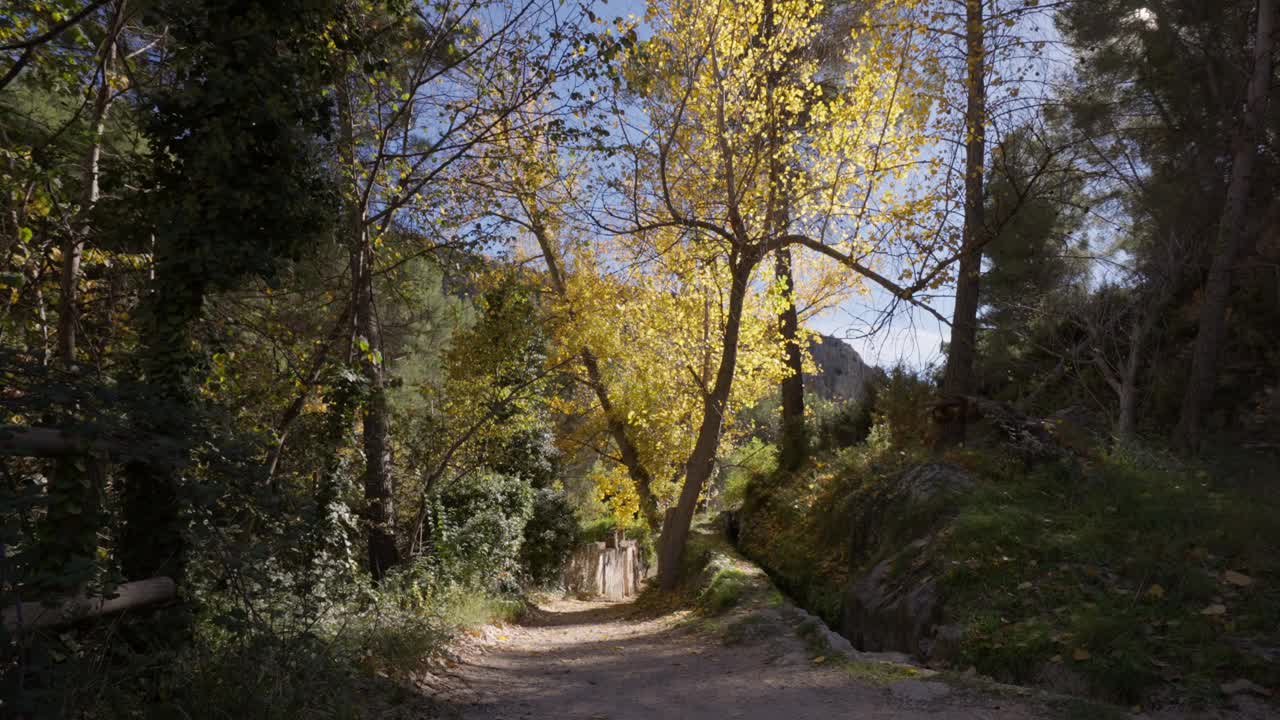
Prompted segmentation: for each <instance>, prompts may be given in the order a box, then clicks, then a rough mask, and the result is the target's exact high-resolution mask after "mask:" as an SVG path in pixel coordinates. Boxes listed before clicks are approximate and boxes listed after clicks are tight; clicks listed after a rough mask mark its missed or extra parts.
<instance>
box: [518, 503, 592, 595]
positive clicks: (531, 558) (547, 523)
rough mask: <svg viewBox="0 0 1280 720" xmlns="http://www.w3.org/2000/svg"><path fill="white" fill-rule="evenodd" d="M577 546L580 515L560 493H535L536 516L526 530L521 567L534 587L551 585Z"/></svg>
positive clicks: (534, 511)
mask: <svg viewBox="0 0 1280 720" xmlns="http://www.w3.org/2000/svg"><path fill="white" fill-rule="evenodd" d="M577 542H578V514H577V512H576V511H575V510H574V508H573V505H572V504H571V503H570V502H569V498H568V497H566V496H565V494H564V493H563V492H561V491H558V490H552V489H550V488H543V489H541V490H536V491H534V495H533V512H532V515H531V516H530V517H529V522H528V523H526V524H525V526H524V544H523V545H522V546H521V548H520V564H521V565H522V567H523V568H524V572H525V576H526V577H527V578H528V579H529V581H530V582H532V583H533V584H535V585H544V586H545V585H550V584H551V583H554V582H555V581H556V579H557V578H558V577H559V576H560V570H561V568H563V567H564V563H565V561H566V560H568V558H569V554H570V553H571V552H573V546H574V545H576V544H577Z"/></svg>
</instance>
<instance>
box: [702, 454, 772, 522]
mask: <svg viewBox="0 0 1280 720" xmlns="http://www.w3.org/2000/svg"><path fill="white" fill-rule="evenodd" d="M720 467H721V473H720V477H719V478H717V484H718V485H719V490H720V495H719V497H718V498H717V504H718V506H719V507H720V508H721V509H724V510H737V509H739V508H741V507H742V504H743V502H745V501H746V499H747V486H748V485H749V484H750V483H751V482H752V481H753V480H754V479H756V478H760V477H764V476H767V475H769V474H771V473H773V472H774V471H776V470H777V467H778V448H777V447H776V446H775V445H772V444H770V443H766V442H764V441H763V440H759V439H756V438H751V439H750V440H748V441H747V442H745V443H743V444H742V445H740V446H739V447H737V448H736V449H734V451H733V452H731V453H729V456H728V457H726V458H725V459H724V460H723V461H722V462H721V464H720Z"/></svg>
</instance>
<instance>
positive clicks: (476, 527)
mask: <svg viewBox="0 0 1280 720" xmlns="http://www.w3.org/2000/svg"><path fill="white" fill-rule="evenodd" d="M533 501H534V492H533V490H532V488H530V487H529V485H528V484H527V483H525V482H523V481H522V480H520V479H518V478H512V477H509V476H506V475H498V474H496V473H489V472H477V473H473V474H469V475H465V476H463V477H461V478H459V479H458V480H457V481H455V482H452V483H449V484H448V485H446V486H445V487H443V488H442V489H441V490H440V492H439V494H438V495H435V496H434V497H433V498H432V499H431V501H430V502H431V515H430V523H429V525H428V529H427V532H428V535H429V536H430V538H431V542H430V548H431V550H432V551H433V552H432V553H431V554H430V555H429V560H428V562H430V563H431V566H432V570H433V573H434V574H435V575H436V577H437V578H439V579H441V580H443V581H446V582H451V583H456V584H457V585H459V586H461V587H477V588H485V589H489V590H493V591H507V592H510V591H514V590H516V589H518V588H519V582H520V564H519V560H520V547H521V544H522V542H523V540H524V529H525V525H526V524H527V523H528V521H529V518H530V517H531V516H532V515H533Z"/></svg>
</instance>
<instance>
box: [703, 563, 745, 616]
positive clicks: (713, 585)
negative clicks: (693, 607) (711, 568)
mask: <svg viewBox="0 0 1280 720" xmlns="http://www.w3.org/2000/svg"><path fill="white" fill-rule="evenodd" d="M749 582H750V579H749V578H748V577H747V574H746V573H744V572H743V571H742V570H740V569H738V568H735V567H724V568H720V569H719V570H717V571H716V572H715V573H714V574H713V575H712V576H711V581H710V582H709V583H707V585H706V587H705V588H704V589H703V591H702V594H701V595H700V596H699V597H698V602H699V604H701V605H702V606H703V607H704V608H706V609H707V610H708V611H710V612H712V613H722V612H724V611H726V610H728V609H729V608H731V607H733V606H735V605H737V604H738V603H739V602H740V601H741V600H742V596H743V594H744V593H745V592H746V590H747V587H748V584H749Z"/></svg>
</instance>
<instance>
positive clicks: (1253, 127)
mask: <svg viewBox="0 0 1280 720" xmlns="http://www.w3.org/2000/svg"><path fill="white" fill-rule="evenodd" d="M1275 13H1276V9H1275V0H1258V17H1257V21H1256V25H1255V40H1254V52H1253V69H1252V75H1251V76H1250V78H1249V86H1248V90H1247V95H1246V102H1245V108H1244V115H1243V116H1242V117H1241V120H1240V123H1239V125H1238V127H1237V128H1236V131H1235V133H1234V135H1233V137H1232V143H1231V144H1232V150H1233V152H1232V162H1231V179H1230V181H1229V183H1228V185H1227V198H1226V204H1225V206H1224V208H1223V211H1222V219H1221V220H1220V221H1219V224H1218V237H1217V242H1216V243H1215V246H1214V253H1213V263H1212V264H1211V265H1210V268H1209V277H1208V278H1207V279H1206V280H1205V285H1204V295H1203V299H1202V300H1201V303H1200V328H1199V331H1198V332H1197V333H1196V342H1195V346H1194V349H1193V350H1192V355H1191V375H1190V377H1189V378H1188V382H1187V389H1186V394H1185V395H1184V396H1183V400H1182V413H1181V415H1180V417H1179V418H1178V425H1177V427H1176V429H1175V430H1174V440H1175V442H1176V443H1177V444H1179V445H1181V446H1182V447H1183V448H1184V449H1187V450H1190V451H1193V452H1195V451H1199V449H1200V447H1201V445H1202V443H1203V441H1204V438H1203V423H1204V415H1205V411H1206V409H1207V406H1208V405H1209V401H1210V398H1211V397H1212V396H1213V392H1214V389H1215V387H1216V386H1217V380H1218V360H1219V357H1220V356H1221V354H1222V345H1223V342H1224V341H1225V339H1226V331H1227V328H1226V321H1227V305H1228V303H1229V301H1230V299H1231V272H1232V269H1233V268H1234V266H1235V262H1236V256H1237V255H1239V253H1240V248H1241V246H1242V244H1243V241H1244V237H1245V222H1246V220H1247V218H1246V209H1247V206H1248V202H1249V192H1250V189H1251V185H1252V179H1253V170H1254V166H1255V165H1256V164H1257V159H1258V145H1259V144H1260V143H1261V142H1263V139H1262V129H1263V121H1264V119H1265V114H1266V108H1267V91H1268V89H1269V86H1270V83H1271V67H1272V66H1271V62H1272V58H1271V55H1272V51H1273V48H1274V43H1275V29H1276V28H1275V24H1276V18H1275Z"/></svg>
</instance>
